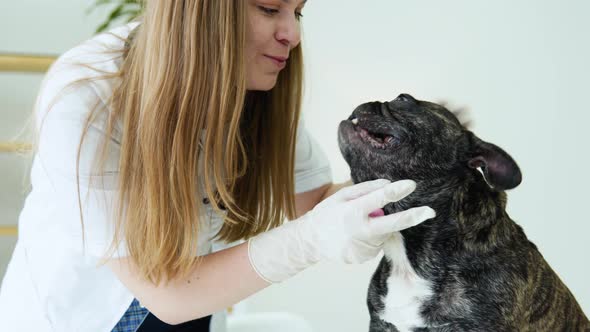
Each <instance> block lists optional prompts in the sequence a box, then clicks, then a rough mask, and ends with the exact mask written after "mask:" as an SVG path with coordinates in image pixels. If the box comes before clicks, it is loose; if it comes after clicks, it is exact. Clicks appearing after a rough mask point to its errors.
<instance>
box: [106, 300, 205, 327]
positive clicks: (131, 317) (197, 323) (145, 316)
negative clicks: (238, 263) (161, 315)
mask: <svg viewBox="0 0 590 332" xmlns="http://www.w3.org/2000/svg"><path fill="white" fill-rule="evenodd" d="M210 323H211V316H206V317H202V318H199V319H195V320H192V321H190V322H186V323H182V324H179V325H169V324H166V323H164V322H162V321H161V320H159V319H158V318H157V317H156V316H154V315H153V314H152V313H150V312H149V311H148V310H147V309H146V308H143V307H142V306H141V305H140V304H139V301H137V299H134V300H133V302H131V305H130V306H129V309H127V311H126V312H125V314H124V315H123V317H122V318H121V320H119V323H117V325H116V326H115V327H114V328H113V329H112V331H111V332H189V331H191V332H209V324H210Z"/></svg>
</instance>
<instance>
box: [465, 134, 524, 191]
mask: <svg viewBox="0 0 590 332" xmlns="http://www.w3.org/2000/svg"><path fill="white" fill-rule="evenodd" d="M468 134H469V141H470V158H469V159H468V161H467V165H468V166H469V167H470V168H473V169H477V168H478V167H481V170H482V172H483V175H484V177H485V179H486V181H487V183H488V184H489V185H490V186H491V187H492V188H493V189H494V190H498V191H503V190H508V189H512V188H516V187H517V186H518V185H519V184H520V182H521V181H522V174H521V173H520V168H519V167H518V165H517V164H516V162H515V161H514V159H512V157H510V155H509V154H508V153H506V151H504V150H502V149H501V148H500V147H498V146H496V145H494V144H491V143H488V142H484V141H483V140H481V139H479V138H478V137H477V136H475V135H474V134H473V133H472V132H468Z"/></svg>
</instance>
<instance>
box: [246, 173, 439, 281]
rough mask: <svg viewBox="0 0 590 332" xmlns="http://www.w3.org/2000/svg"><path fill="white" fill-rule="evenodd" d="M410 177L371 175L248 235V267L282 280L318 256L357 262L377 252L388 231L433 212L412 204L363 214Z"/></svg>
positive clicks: (397, 193)
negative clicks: (289, 218) (379, 214)
mask: <svg viewBox="0 0 590 332" xmlns="http://www.w3.org/2000/svg"><path fill="white" fill-rule="evenodd" d="M415 188H416V183H415V182H414V181H411V180H402V181H396V182H394V183H391V182H390V181H389V180H374V181H367V182H363V183H359V184H356V185H353V186H350V187H346V188H343V189H340V190H339V191H337V192H336V193H334V194H333V195H332V196H330V197H328V198H327V199H325V200H324V201H322V202H321V203H320V204H318V205H317V206H316V207H314V208H313V209H312V210H310V211H309V212H308V213H306V214H305V215H303V216H302V217H301V218H298V219H296V220H293V221H290V222H287V223H286V224H284V225H282V226H279V227H277V228H274V229H272V230H270V231H268V232H265V233H262V234H259V235H257V236H255V237H253V238H251V239H250V240H248V256H249V258H250V264H251V265H252V267H253V268H254V270H255V271H256V272H257V273H258V275H260V277H261V278H263V279H265V280H266V281H268V282H269V283H275V282H280V281H283V280H285V279H287V278H289V277H291V276H293V275H295V274H297V273H298V272H300V271H301V270H303V269H305V268H307V267H308V266H310V265H312V264H315V263H317V262H319V261H322V260H328V261H337V262H343V263H363V262H365V261H367V260H370V259H372V258H374V257H375V256H377V255H378V254H379V252H380V251H381V249H382V247H383V244H384V242H385V240H387V238H389V237H390V236H391V234H392V233H393V232H397V231H401V230H403V229H406V228H409V227H412V226H415V225H417V224H419V223H421V222H423V221H424V220H426V219H430V218H433V217H434V216H435V213H434V210H432V209H431V208H429V207H426V206H423V207H417V208H412V209H409V210H406V211H401V212H398V213H395V214H390V215H387V216H382V217H377V218H371V217H369V214H370V213H371V212H373V211H375V210H378V209H380V208H382V207H383V206H384V205H386V204H388V203H390V202H396V201H399V200H401V199H402V198H404V197H406V196H407V195H408V194H410V193H411V192H412V191H414V189H415Z"/></svg>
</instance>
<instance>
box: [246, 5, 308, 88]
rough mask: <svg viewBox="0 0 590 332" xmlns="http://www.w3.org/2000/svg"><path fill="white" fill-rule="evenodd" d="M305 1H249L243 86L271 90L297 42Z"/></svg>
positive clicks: (299, 36) (299, 35)
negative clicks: (244, 82)
mask: <svg viewBox="0 0 590 332" xmlns="http://www.w3.org/2000/svg"><path fill="white" fill-rule="evenodd" d="M305 2H306V0H248V22H247V32H246V89H248V90H265V91H266V90H270V89H272V88H273V87H274V86H275V84H276V81H277V77H278V75H279V72H280V71H281V69H283V68H284V67H285V66H286V64H287V61H289V60H288V58H289V52H290V51H291V49H293V48H294V47H295V46H297V45H298V44H299V41H300V38H301V31H300V27H299V20H300V18H301V11H302V9H303V6H304V5H305Z"/></svg>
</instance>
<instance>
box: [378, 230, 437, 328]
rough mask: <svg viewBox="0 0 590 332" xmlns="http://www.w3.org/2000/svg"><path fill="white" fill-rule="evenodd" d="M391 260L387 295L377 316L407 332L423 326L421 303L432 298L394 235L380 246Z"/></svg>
mask: <svg viewBox="0 0 590 332" xmlns="http://www.w3.org/2000/svg"><path fill="white" fill-rule="evenodd" d="M384 252H385V255H386V256H387V257H388V258H389V259H391V264H392V266H391V275H390V276H389V277H388V278H387V295H386V296H385V298H383V303H384V304H385V310H384V311H383V312H381V313H380V314H379V317H380V318H381V319H382V320H384V321H386V322H389V323H391V324H393V325H395V327H396V328H397V329H398V330H399V331H400V332H405V331H411V330H412V329H413V328H416V327H424V326H426V324H425V323H424V320H423V319H422V317H421V316H420V307H421V305H422V303H423V302H424V301H425V300H426V299H428V298H429V297H430V296H431V295H432V290H431V286H430V283H429V282H428V281H426V280H424V279H422V278H420V277H419V276H418V275H416V272H415V271H414V269H413V268H412V266H411V265H410V261H409V260H408V257H407V256H406V248H405V246H404V238H403V236H402V235H401V233H399V232H396V233H394V234H393V236H392V237H391V238H390V239H389V240H388V241H387V243H386V244H385V247H384Z"/></svg>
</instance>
